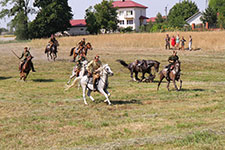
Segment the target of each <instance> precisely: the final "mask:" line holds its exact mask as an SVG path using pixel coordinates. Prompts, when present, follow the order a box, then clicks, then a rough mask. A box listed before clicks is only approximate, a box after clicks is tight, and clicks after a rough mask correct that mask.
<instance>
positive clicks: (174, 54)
mask: <svg viewBox="0 0 225 150" xmlns="http://www.w3.org/2000/svg"><path fill="white" fill-rule="evenodd" d="M178 60H179V57H178V56H177V52H176V51H173V54H172V55H171V56H170V57H169V58H168V62H169V63H170V64H169V65H167V66H166V68H167V72H166V79H167V80H169V79H170V77H169V73H170V72H171V70H173V68H174V63H175V62H176V61H178Z"/></svg>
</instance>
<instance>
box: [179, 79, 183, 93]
mask: <svg viewBox="0 0 225 150" xmlns="http://www.w3.org/2000/svg"><path fill="white" fill-rule="evenodd" d="M181 88H182V80H180V88H179V91H180V90H181Z"/></svg>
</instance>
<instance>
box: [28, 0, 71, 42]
mask: <svg viewBox="0 0 225 150" xmlns="http://www.w3.org/2000/svg"><path fill="white" fill-rule="evenodd" d="M34 6H36V7H38V8H39V12H38V14H37V16H36V18H35V19H34V20H33V21H32V22H31V23H30V24H29V30H30V37H31V38H41V37H49V36H50V35H51V34H54V33H56V32H62V31H65V30H67V29H68V27H70V20H71V19H72V16H73V15H72V13H71V12H72V11H71V7H69V5H68V0H35V3H34Z"/></svg>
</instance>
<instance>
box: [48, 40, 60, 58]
mask: <svg viewBox="0 0 225 150" xmlns="http://www.w3.org/2000/svg"><path fill="white" fill-rule="evenodd" d="M58 46H59V43H58V41H55V43H54V44H53V45H51V44H50V43H49V44H48V45H47V46H46V48H45V54H47V58H48V60H49V56H50V58H51V59H53V60H54V61H55V59H56V58H57V52H58V51H57V47H58Z"/></svg>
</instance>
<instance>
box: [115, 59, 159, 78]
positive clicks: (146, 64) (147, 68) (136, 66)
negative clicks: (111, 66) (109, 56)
mask: <svg viewBox="0 0 225 150" xmlns="http://www.w3.org/2000/svg"><path fill="white" fill-rule="evenodd" d="M117 61H118V62H119V63H120V64H121V65H123V66H124V67H126V68H128V69H129V70H130V73H131V78H132V79H133V80H134V81H140V79H139V78H138V72H142V79H141V80H142V81H144V80H145V74H146V73H148V74H149V77H148V79H150V81H151V82H152V81H153V80H154V78H155V75H152V73H151V68H152V67H154V70H155V72H158V71H159V66H160V62H158V61H156V60H141V61H140V60H136V61H135V62H132V63H130V64H129V65H128V64H127V63H126V62H125V61H123V60H117ZM133 73H135V78H134V77H133Z"/></svg>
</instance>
